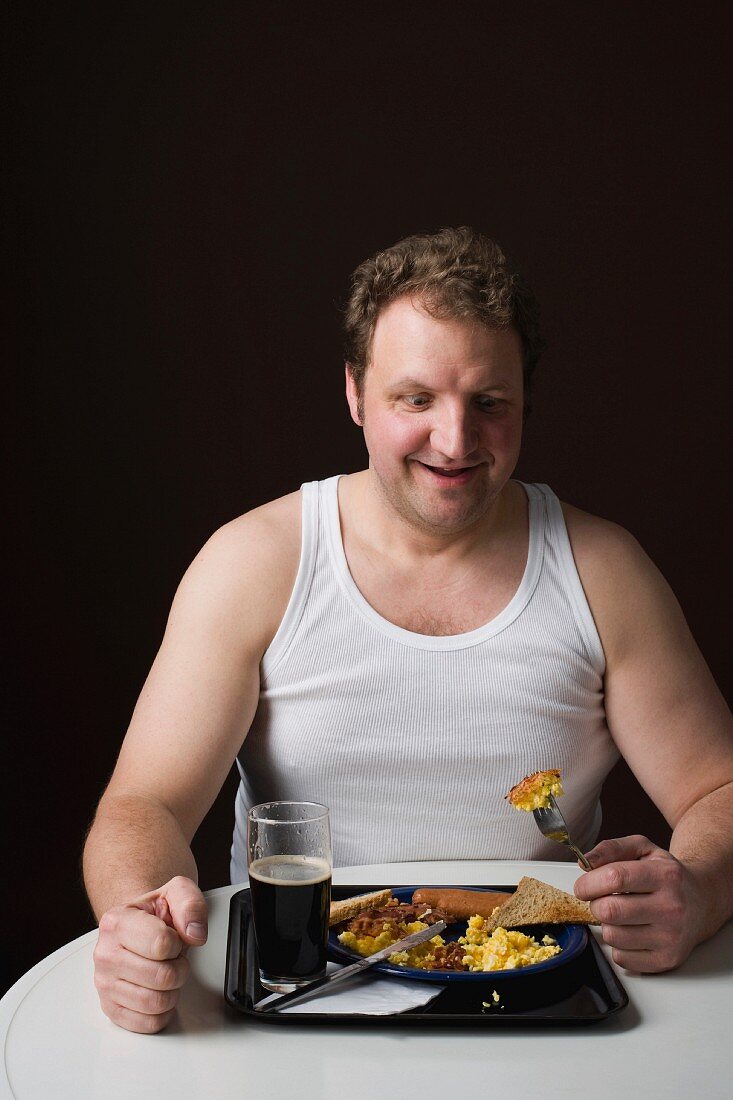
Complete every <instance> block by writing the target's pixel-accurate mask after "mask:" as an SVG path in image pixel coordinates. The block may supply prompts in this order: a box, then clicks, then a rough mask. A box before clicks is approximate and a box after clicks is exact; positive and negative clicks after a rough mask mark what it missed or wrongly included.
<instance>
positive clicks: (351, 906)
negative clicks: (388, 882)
mask: <svg viewBox="0 0 733 1100" xmlns="http://www.w3.org/2000/svg"><path fill="white" fill-rule="evenodd" d="M391 897H392V891H391V890H389V889H387V890H373V891H372V892H371V894H357V896H356V897H353V898H344V899H343V900H342V901H332V902H331V914H330V916H329V918H328V924H329V927H333V925H334V924H341V921H343V920H351V918H352V917H355V916H356V914H357V913H361V911H362V909H378V908H380V907H381V906H383V905H386V904H387V902H388V901H389V900H390V898H391Z"/></svg>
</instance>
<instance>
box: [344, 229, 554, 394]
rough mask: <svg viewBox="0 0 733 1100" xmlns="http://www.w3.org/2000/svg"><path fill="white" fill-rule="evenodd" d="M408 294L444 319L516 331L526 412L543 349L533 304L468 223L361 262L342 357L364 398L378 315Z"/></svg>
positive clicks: (491, 245) (492, 244)
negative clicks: (531, 383)
mask: <svg viewBox="0 0 733 1100" xmlns="http://www.w3.org/2000/svg"><path fill="white" fill-rule="evenodd" d="M404 295H411V296H414V297H415V298H417V299H418V300H419V302H420V305H421V307H422V308H423V309H424V310H426V312H427V313H429V314H430V315H431V316H432V317H436V318H438V319H440V320H442V319H447V318H461V317H464V318H468V319H472V320H475V321H478V322H479V323H480V324H482V325H486V327H487V328H492V329H503V328H508V327H510V326H513V327H514V328H515V329H516V330H517V332H518V333H519V336H520V337H521V340H522V348H523V352H524V356H523V366H524V393H525V407H526V409H527V410H528V409H529V404H528V402H527V395H528V393H529V386H530V382H531V379H532V374H533V372H534V369H535V367H536V366H537V362H538V360H539V358H540V355H541V354H542V351H543V350H544V347H545V344H544V341H543V339H542V337H541V335H540V330H539V310H538V307H537V302H536V299H535V297H534V295H533V294H532V291H531V290H530V289H529V287H528V286H527V285H526V283H525V282H524V280H523V279H522V277H521V275H519V274H518V273H517V272H514V271H512V270H511V268H510V266H509V263H508V261H507V258H506V256H505V255H504V253H503V252H502V250H501V248H500V247H499V245H498V244H497V243H496V241H493V240H491V238H490V237H485V236H483V235H482V234H480V233H477V232H476V231H475V230H474V229H470V228H469V227H468V226H465V225H464V226H460V227H458V228H455V229H441V230H440V232H439V233H422V234H416V235H414V236H411V237H405V238H404V240H401V241H398V242H397V244H394V245H392V247H391V248H385V249H384V250H383V251H381V252H377V253H375V254H374V255H373V256H371V257H370V258H369V259H368V260H365V261H364V263H362V264H359V266H358V267H357V269H356V271H355V272H354V274H353V275H352V277H351V293H350V295H349V299H348V301H347V304H346V309H345V316H344V329H345V334H346V344H345V357H346V362H347V363H348V365H349V369H350V371H351V374H352V377H353V379H354V383H355V385H356V390H357V393H358V394H359V397H360V398H361V396H362V394H363V386H364V375H365V372H366V369H367V366H368V365H369V357H370V353H371V344H372V338H373V336H374V327H375V325H376V323H377V317H378V315H379V312H380V310H382V309H383V308H384V307H385V306H386V305H388V304H389V303H390V302H393V301H394V300H395V299H396V298H400V297H402V296H404Z"/></svg>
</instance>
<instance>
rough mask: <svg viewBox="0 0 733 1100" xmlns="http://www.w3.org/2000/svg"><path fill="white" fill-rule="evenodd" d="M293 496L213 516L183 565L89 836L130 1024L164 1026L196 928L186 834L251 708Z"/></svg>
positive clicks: (111, 998) (283, 577)
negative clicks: (214, 526)
mask: <svg viewBox="0 0 733 1100" xmlns="http://www.w3.org/2000/svg"><path fill="white" fill-rule="evenodd" d="M294 496H296V498H297V499H296V500H295V501H294V500H292V498H283V500H282V501H276V502H274V503H273V504H272V505H268V506H266V507H265V508H264V509H258V510H257V512H255V513H250V515H248V516H244V517H242V518H241V519H240V520H237V521H235V522H234V523H233V524H229V525H227V527H226V528H222V530H221V531H219V532H217V534H216V535H214V536H213V538H212V539H210V540H209V542H208V543H207V544H206V546H205V547H204V548H203V550H202V551H201V553H200V554H199V555H198V556H197V558H196V559H195V560H194V562H193V563H192V565H191V566H190V568H189V570H188V572H187V573H186V576H185V577H184V579H183V581H182V582H181V585H180V587H179V589H178V592H177V593H176V597H175V600H174V602H173V606H172V608H171V613H170V617H169V620H168V626H167V629H166V633H165V637H164V639H163V643H162V645H161V648H160V651H159V653H158V655H157V657H156V659H155V662H154V664H153V667H152V669H151V671H150V674H149V676H148V679H147V681H146V683H145V686H144V688H143V690H142V692H141V695H140V698H139V699H138V702H137V705H136V707H135V711H134V714H133V717H132V721H131V723H130V727H129V729H128V732H127V735H126V737H125V740H124V742H123V745H122V749H121V751H120V755H119V759H118V762H117V766H116V768H115V771H114V774H113V776H112V779H111V780H110V783H109V786H108V788H107V790H106V792H105V794H104V796H103V797H102V799H101V801H100V804H99V807H98V810H97V814H96V817H95V820H94V823H93V825H92V828H91V830H90V832H89V835H88V838H87V842H86V845H85V848H84V854H83V870H84V882H85V886H86V889H87V892H88V895H89V899H90V902H91V904H92V907H93V909H94V912H95V914H96V915H97V917H98V918H99V920H100V938H99V943H98V946H97V952H96V953H95V962H96V980H97V986H98V989H99V992H100V999H101V1000H102V1007H103V1009H104V1011H105V1012H106V1013H107V1015H109V1016H110V1017H111V1018H112V1019H114V1020H115V1022H117V1023H120V1024H121V1025H122V1026H124V1027H128V1028H130V1029H131V1030H136V1031H150V1030H159V1028H160V1027H162V1026H165V1023H167V1021H168V1019H169V1017H170V1014H171V1012H172V1009H173V1007H174V1005H175V998H174V997H173V998H172V997H171V994H172V993H176V994H177V990H178V988H180V985H181V984H182V982H183V980H185V974H186V972H187V971H186V966H185V965H184V964H185V961H186V960H185V958H183V957H182V948H183V947H184V945H192V944H193V945H195V944H197V943H202V942H203V941H204V939H205V935H206V929H205V926H206V906H205V902H204V900H203V897H202V895H201V894H200V891H199V890H198V888H197V885H196V883H197V871H196V865H195V862H194V858H193V855H192V853H191V848H190V844H191V840H192V838H193V836H194V834H195V832H196V830H197V829H198V827H199V825H200V823H201V821H202V820H203V818H204V816H205V814H206V813H207V811H208V809H209V808H210V806H211V804H212V803H213V801H214V799H215V798H216V795H217V794H218V792H219V790H220V789H221V786H222V784H223V782H224V779H225V778H226V776H227V774H228V771H229V769H230V767H231V765H232V761H233V760H234V757H235V755H236V753H237V751H238V750H239V747H240V745H241V743H242V741H243V739H244V737H245V735H246V733H247V731H248V729H249V726H250V724H251V721H252V718H253V716H254V713H255V709H256V707H257V702H258V697H259V663H260V660H261V657H262V654H263V652H264V651H265V649H266V648H267V646H268V645H269V642H270V640H271V639H272V637H273V635H274V633H275V631H276V630H277V626H278V624H279V621H280V618H281V617H282V614H283V612H284V610H285V607H286V605H287V600H288V598H289V595H290V591H291V589H292V584H293V581H294V577H295V572H296V571H297V562H298V549H299V539H300V529H299V523H298V518H299V503H298V501H299V496H298V495H297V494H295V495H294ZM191 924H193V926H194V931H193V933H188V932H187V929H189V928H190V926H191ZM162 962H165V966H164V967H163V970H162V971H161V969H160V964H161V963H162ZM161 975H162V976H161ZM160 982H164V983H170V982H175V983H177V984H175V985H166V984H164V985H161V984H160Z"/></svg>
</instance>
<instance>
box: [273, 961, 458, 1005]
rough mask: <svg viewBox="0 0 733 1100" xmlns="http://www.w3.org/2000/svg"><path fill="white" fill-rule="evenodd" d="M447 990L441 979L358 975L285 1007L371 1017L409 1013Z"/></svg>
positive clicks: (332, 970)
mask: <svg viewBox="0 0 733 1100" xmlns="http://www.w3.org/2000/svg"><path fill="white" fill-rule="evenodd" d="M327 969H328V973H329V974H333V973H335V971H337V970H341V967H340V966H339V965H338V963H333V962H330V963H329V964H328V968H327ZM444 989H445V986H444V985H441V984H440V983H438V982H420V981H417V982H416V981H413V980H411V979H410V978H383V977H380V976H379V975H378V974H370V973H369V972H367V973H362V974H355V975H354V977H353V978H350V979H349V980H348V981H346V982H343V983H341V984H340V985H336V986H335V987H334V989H333V992H331V990H326V991H325V992H323V993H319V994H318V996H317V997H313V998H312V1000H309V1001H303V1002H302V1003H301V1004H297V1005H288V1006H287V1007H286V1008H283V1009H282V1013H283V1015H285V1013H287V1012H325V1013H328V1015H329V1016H330V1015H334V1016H338V1015H343V1014H344V1013H349V1014H353V1013H360V1014H365V1015H368V1016H391V1015H393V1014H394V1013H396V1012H407V1010H408V1009H410V1008H420V1007H422V1006H423V1005H427V1004H430V1002H431V1001H433V1000H435V998H436V997H437V996H438V994H439V993H442V992H443V990H444ZM278 996H279V994H277V993H273V994H272V995H271V996H269V997H263V999H262V1000H261V1001H259V1002H258V1005H257V1007H258V1008H259V1007H260V1006H263V1007H264V1006H265V1005H266V1004H269V1003H270V1001H274V1000H275V999H276V998H277V997H278Z"/></svg>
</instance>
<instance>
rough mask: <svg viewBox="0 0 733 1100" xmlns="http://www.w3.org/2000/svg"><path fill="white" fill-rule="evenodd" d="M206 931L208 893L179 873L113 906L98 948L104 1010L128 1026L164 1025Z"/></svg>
mask: <svg viewBox="0 0 733 1100" xmlns="http://www.w3.org/2000/svg"><path fill="white" fill-rule="evenodd" d="M207 935H208V919H207V911H206V902H205V900H204V896H203V894H202V893H201V891H200V890H199V888H198V886H197V885H196V883H195V882H194V881H193V880H192V879H190V878H183V877H182V876H180V875H179V876H177V877H176V878H172V879H171V880H170V882H167V883H166V884H165V886H161V887H160V889H158V890H151V891H150V893H147V894H143V895H141V897H139V898H136V899H135V900H134V901H131V902H129V903H128V904H127V905H116V906H115V907H114V908H113V909H108V910H107V912H106V913H104V914H103V916H102V918H101V920H100V922H99V939H98V941H97V946H96V948H95V949H94V984H95V986H96V987H97V992H98V993H99V1000H100V1003H101V1005H102V1011H103V1012H104V1014H105V1015H106V1016H109V1018H110V1020H112V1021H113V1023H115V1024H118V1025H119V1026H120V1027H124V1028H126V1029H127V1030H128V1031H137V1032H139V1033H140V1034H143V1035H151V1034H153V1033H154V1032H156V1031H161V1030H162V1029H163V1028H164V1027H165V1026H166V1024H167V1023H168V1022H169V1020H170V1019H171V1017H172V1015H173V1012H174V1011H175V1007H176V1002H177V1001H178V994H179V992H180V990H181V987H182V986H183V984H184V982H185V981H186V978H187V977H188V973H189V971H190V969H191V964H190V963H189V961H188V959H187V958H186V953H187V951H188V948H189V947H200V946H201V945H202V944H204V943H205V942H206V938H207Z"/></svg>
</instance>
